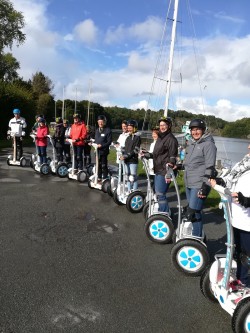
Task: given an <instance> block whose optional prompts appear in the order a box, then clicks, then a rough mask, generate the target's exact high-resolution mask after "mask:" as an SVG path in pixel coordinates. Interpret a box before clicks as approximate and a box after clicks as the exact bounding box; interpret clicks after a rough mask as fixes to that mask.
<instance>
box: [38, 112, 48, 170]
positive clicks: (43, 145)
mask: <svg viewBox="0 0 250 333" xmlns="http://www.w3.org/2000/svg"><path fill="white" fill-rule="evenodd" d="M48 134H49V129H48V127H47V125H46V121H45V119H44V118H40V120H39V126H38V128H37V132H36V146H37V152H38V155H39V157H40V163H41V164H43V163H46V162H47V144H48V141H47V135H48Z"/></svg>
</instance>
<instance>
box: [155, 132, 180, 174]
mask: <svg viewBox="0 0 250 333" xmlns="http://www.w3.org/2000/svg"><path fill="white" fill-rule="evenodd" d="M177 155H178V141H177V139H176V137H175V136H174V135H173V134H172V133H171V132H164V133H159V137H158V139H157V141H156V143H155V147H154V151H153V162H154V172H155V174H161V175H162V176H164V175H165V174H166V164H167V163H173V161H174V159H176V157H177Z"/></svg>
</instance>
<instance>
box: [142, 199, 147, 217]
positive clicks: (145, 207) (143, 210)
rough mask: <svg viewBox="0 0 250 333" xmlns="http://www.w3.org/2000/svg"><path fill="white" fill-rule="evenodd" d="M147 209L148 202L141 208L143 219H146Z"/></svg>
mask: <svg viewBox="0 0 250 333" xmlns="http://www.w3.org/2000/svg"><path fill="white" fill-rule="evenodd" d="M148 209H149V202H146V203H145V205H144V206H143V209H142V213H143V216H144V218H145V220H147V219H148Z"/></svg>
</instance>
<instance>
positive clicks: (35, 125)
mask: <svg viewBox="0 0 250 333" xmlns="http://www.w3.org/2000/svg"><path fill="white" fill-rule="evenodd" d="M41 118H43V115H41V114H38V115H36V117H35V120H36V121H35V123H34V125H33V126H32V129H31V130H32V132H33V133H35V132H36V130H37V128H38V127H39V120H40V119H41Z"/></svg>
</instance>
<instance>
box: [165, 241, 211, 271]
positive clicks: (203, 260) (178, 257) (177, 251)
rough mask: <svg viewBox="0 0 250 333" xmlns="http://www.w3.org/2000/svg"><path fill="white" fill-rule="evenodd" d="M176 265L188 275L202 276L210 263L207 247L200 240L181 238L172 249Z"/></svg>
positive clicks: (172, 256) (173, 260) (172, 257)
mask: <svg viewBox="0 0 250 333" xmlns="http://www.w3.org/2000/svg"><path fill="white" fill-rule="evenodd" d="M171 260H172V263H173V265H174V267H175V268H176V269H177V270H178V271H179V272H181V273H183V274H185V275H188V276H200V275H201V274H202V273H203V271H204V270H205V269H206V267H207V265H208V263H209V254H208V251H207V248H206V247H205V246H204V245H203V244H201V243H200V242H199V241H198V240H193V239H184V240H179V241H178V242H177V243H176V244H175V245H174V246H173V247H172V250H171Z"/></svg>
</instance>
